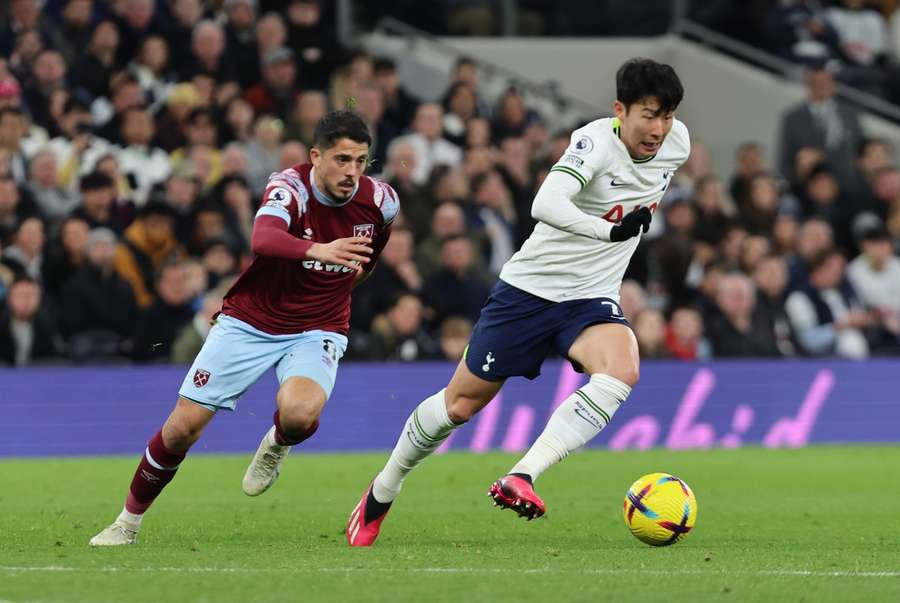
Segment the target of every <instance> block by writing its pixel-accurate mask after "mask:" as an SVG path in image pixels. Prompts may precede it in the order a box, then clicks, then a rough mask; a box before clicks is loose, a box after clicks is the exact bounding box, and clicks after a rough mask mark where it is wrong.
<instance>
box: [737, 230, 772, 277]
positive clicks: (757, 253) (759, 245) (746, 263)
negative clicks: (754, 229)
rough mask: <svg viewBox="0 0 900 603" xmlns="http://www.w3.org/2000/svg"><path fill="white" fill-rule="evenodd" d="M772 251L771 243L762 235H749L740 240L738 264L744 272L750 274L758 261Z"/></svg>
mask: <svg viewBox="0 0 900 603" xmlns="http://www.w3.org/2000/svg"><path fill="white" fill-rule="evenodd" d="M770 253H772V243H770V242H769V239H768V238H767V237H764V236H762V235H751V236H749V237H747V238H745V239H744V240H743V241H742V242H741V255H740V259H739V260H738V266H739V267H740V269H741V272H743V273H744V274H748V275H752V274H753V272H754V271H755V270H756V267H757V266H759V263H760V262H761V261H762V260H763V258H765V257H766V256H767V255H769V254H770Z"/></svg>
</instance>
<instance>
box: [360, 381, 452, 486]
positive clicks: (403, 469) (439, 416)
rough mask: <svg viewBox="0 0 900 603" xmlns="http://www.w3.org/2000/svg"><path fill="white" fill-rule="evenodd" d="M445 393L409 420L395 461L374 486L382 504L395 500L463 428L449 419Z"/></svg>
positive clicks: (392, 459) (419, 408)
mask: <svg viewBox="0 0 900 603" xmlns="http://www.w3.org/2000/svg"><path fill="white" fill-rule="evenodd" d="M444 391H445V390H443V389H442V390H441V391H439V392H438V393H436V394H434V395H433V396H431V397H430V398H426V399H425V401H424V402H422V403H421V404H419V405H418V406H417V407H416V409H415V410H414V411H413V412H412V414H411V415H410V416H409V418H408V419H407V420H406V426H404V428H403V433H401V434H400V439H399V440H397V445H396V446H394V450H393V452H391V457H390V458H389V459H388V462H387V464H386V465H385V466H384V469H382V470H381V473H379V474H378V475H377V476H376V477H375V482H374V483H373V484H372V494H374V495H375V500H377V501H378V502H383V503H388V502H391V501H392V500H394V498H395V497H396V496H397V493H398V492H400V487H401V486H402V485H403V478H405V477H406V475H407V474H408V473H409V472H410V471H412V470H413V469H414V468H415V467H416V465H418V464H419V463H420V462H422V460H424V459H425V458H426V457H427V456H428V455H430V454H431V453H432V452H434V451H435V450H437V448H438V446H440V445H441V443H442V442H443V441H444V440H446V439H447V436H449V435H450V433H451V432H452V431H453V430H454V429H456V428H457V427H459V426H458V425H456V424H455V423H453V422H452V421H451V420H450V417H449V416H448V415H447V406H446V404H445V403H444Z"/></svg>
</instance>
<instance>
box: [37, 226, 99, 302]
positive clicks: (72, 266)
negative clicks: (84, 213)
mask: <svg viewBox="0 0 900 603" xmlns="http://www.w3.org/2000/svg"><path fill="white" fill-rule="evenodd" d="M89 232H90V226H89V225H88V223H87V222H85V221H84V220H83V219H81V218H78V217H69V218H66V220H65V221H64V222H63V223H62V227H61V228H60V230H59V236H58V237H55V238H54V239H53V240H51V241H50V244H49V245H47V251H46V254H45V256H46V257H45V258H44V263H43V265H42V272H43V282H44V291H45V292H46V294H47V296H48V297H50V298H54V299H57V301H59V300H58V296H59V292H60V290H61V289H62V287H63V285H65V284H66V281H67V280H69V277H71V276H72V275H73V274H75V273H76V272H77V271H78V270H79V269H80V268H81V267H82V266H83V265H84V264H85V262H86V261H87V243H88V233H89Z"/></svg>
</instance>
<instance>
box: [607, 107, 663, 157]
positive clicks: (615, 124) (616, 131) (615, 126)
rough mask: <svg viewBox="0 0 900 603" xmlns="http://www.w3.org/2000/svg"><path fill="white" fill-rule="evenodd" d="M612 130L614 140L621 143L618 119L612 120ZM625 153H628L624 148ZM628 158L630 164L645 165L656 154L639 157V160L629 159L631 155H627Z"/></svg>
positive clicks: (623, 144) (620, 126) (620, 128)
mask: <svg viewBox="0 0 900 603" xmlns="http://www.w3.org/2000/svg"><path fill="white" fill-rule="evenodd" d="M612 128H613V134H615V135H616V138H618V139H619V140H620V141H621V140H622V135H621V130H622V122H621V121H619V118H618V117H613V118H612ZM622 146H625V143H624V142H623V143H622ZM625 152H626V153H628V148H627V147H626V148H625ZM628 157H630V158H631V161H632V163H647V162H648V161H650V160H651V159H653V158H654V157H656V153H654V154H653V155H648V156H647V157H641V158H640V159H635V158H634V157H631V153H628Z"/></svg>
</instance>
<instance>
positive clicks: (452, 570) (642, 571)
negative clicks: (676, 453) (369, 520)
mask: <svg viewBox="0 0 900 603" xmlns="http://www.w3.org/2000/svg"><path fill="white" fill-rule="evenodd" d="M372 571H377V572H402V573H404V574H407V573H419V574H516V575H518V574H556V573H560V574H563V573H577V574H625V575H628V574H631V575H654V576H714V575H717V576H728V575H748V576H784V577H800V578H900V571H841V570H835V571H818V570H725V569H723V570H713V569H710V570H683V569H682V570H657V569H649V568H608V569H596V568H595V569H566V568H560V569H555V568H524V569H512V568H490V567H415V568H382V567H379V568H372V569H369V568H363V567H313V568H244V567H166V566H163V567H67V566H61V565H45V566H0V572H6V573H25V572H51V573H52V572H72V573H78V572H105V573H116V572H173V573H210V574H217V573H218V574H273V573H274V574H282V573H284V574H315V573H323V574H352V573H365V572H372ZM0 603H2V602H0Z"/></svg>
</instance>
